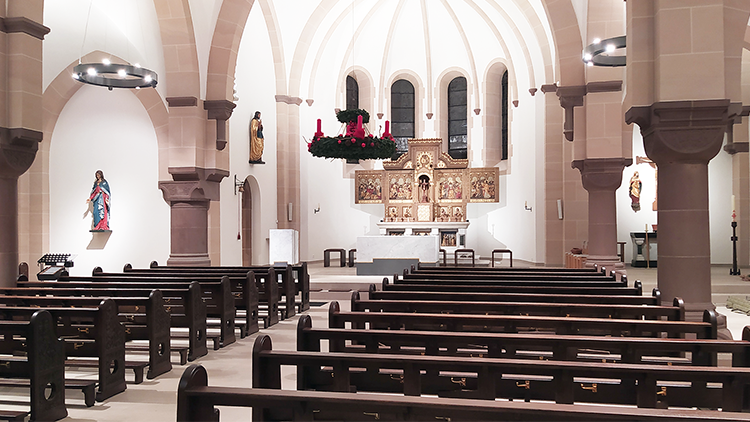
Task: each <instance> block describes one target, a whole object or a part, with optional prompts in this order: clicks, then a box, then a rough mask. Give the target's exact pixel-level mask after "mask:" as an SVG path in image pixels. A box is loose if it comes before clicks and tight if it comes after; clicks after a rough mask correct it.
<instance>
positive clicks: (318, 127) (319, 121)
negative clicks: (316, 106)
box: [318, 119, 320, 133]
mask: <svg viewBox="0 0 750 422" xmlns="http://www.w3.org/2000/svg"><path fill="white" fill-rule="evenodd" d="M318 133H320V119H318Z"/></svg>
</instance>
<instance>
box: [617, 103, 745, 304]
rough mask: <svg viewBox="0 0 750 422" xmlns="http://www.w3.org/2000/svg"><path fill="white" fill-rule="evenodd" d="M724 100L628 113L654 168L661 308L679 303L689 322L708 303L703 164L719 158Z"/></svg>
mask: <svg viewBox="0 0 750 422" xmlns="http://www.w3.org/2000/svg"><path fill="white" fill-rule="evenodd" d="M730 114H731V112H730V102H729V100H700V101H670V102H657V103H654V104H652V105H651V106H644V107H632V108H631V109H630V110H628V112H627V113H626V116H625V117H626V120H627V122H628V123H633V122H634V123H637V124H638V125H639V126H640V128H641V133H642V134H643V144H644V146H645V149H646V155H648V157H649V158H651V159H652V160H653V161H654V162H655V163H656V164H657V166H658V167H659V176H658V177H659V180H658V192H657V195H658V197H659V211H658V218H657V221H658V223H659V240H658V242H659V243H658V244H659V257H658V260H659V266H658V286H659V289H660V290H661V293H662V298H663V301H664V302H665V303H671V301H672V299H673V298H674V297H676V296H679V297H682V298H683V299H684V300H685V305H686V310H687V311H692V313H693V315H692V319H695V318H696V317H698V318H699V317H700V316H699V313H700V312H702V310H704V309H714V305H713V303H712V300H711V248H710V244H711V239H710V233H709V218H708V162H709V161H710V160H711V159H712V158H713V157H715V156H716V154H718V153H719V150H720V149H721V145H722V142H723V139H724V132H725V131H726V128H727V123H728V122H729V121H730V119H733V118H734V117H733V116H731V115H730Z"/></svg>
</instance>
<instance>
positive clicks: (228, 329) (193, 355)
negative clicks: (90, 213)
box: [16, 277, 235, 360]
mask: <svg viewBox="0 0 750 422" xmlns="http://www.w3.org/2000/svg"><path fill="white" fill-rule="evenodd" d="M79 279H80V280H79ZM75 280H76V281H23V282H22V281H19V282H17V283H16V285H17V286H18V287H21V288H45V287H46V288H66V287H67V288H73V289H115V290H118V291H122V292H124V293H122V294H128V293H127V292H128V291H132V292H133V293H131V295H135V294H141V292H143V291H147V290H151V289H159V290H161V289H164V290H167V291H172V290H179V291H185V290H189V289H191V288H192V289H193V294H192V296H191V297H190V299H189V301H188V302H189V303H190V304H191V309H190V310H189V315H190V318H189V319H183V318H181V317H177V315H188V314H185V312H186V309H182V310H181V311H176V312H175V314H176V316H175V326H178V327H188V329H189V330H190V332H191V334H192V335H191V336H190V339H193V341H192V342H191V344H190V360H193V359H197V358H199V357H201V356H204V355H206V354H207V353H208V349H207V348H206V346H205V336H206V334H205V332H206V331H205V330H206V328H207V326H206V322H205V321H206V316H207V315H212V316H218V317H220V318H221V319H222V325H221V327H222V335H223V336H226V338H227V341H229V343H227V344H231V343H232V342H234V340H235V331H234V330H235V329H234V324H235V318H234V316H235V308H234V299H233V298H232V293H231V291H230V290H229V288H230V283H229V281H228V280H227V281H224V282H215V283H204V284H201V283H197V287H191V284H192V282H185V281H170V282H163V283H162V282H157V281H147V282H142V283H138V282H135V281H130V282H113V281H106V280H99V279H95V278H92V277H80V278H79V277H76V278H75ZM113 294H115V293H113ZM170 294H178V295H179V294H180V293H177V292H172V293H170ZM217 296H220V298H218V297H217ZM117 297H120V296H117ZM174 297H175V296H170V297H168V298H167V299H170V298H174ZM170 300H172V299H170ZM163 307H164V309H165V312H166V313H167V315H168V316H169V313H170V311H171V308H169V307H170V304H169V303H167V302H166V301H165V303H164V306H163ZM124 311H125V310H124ZM168 321H169V324H170V325H168V326H167V331H169V328H168V327H169V326H171V318H170V319H168ZM224 322H226V324H224ZM223 341H224V337H222V342H223Z"/></svg>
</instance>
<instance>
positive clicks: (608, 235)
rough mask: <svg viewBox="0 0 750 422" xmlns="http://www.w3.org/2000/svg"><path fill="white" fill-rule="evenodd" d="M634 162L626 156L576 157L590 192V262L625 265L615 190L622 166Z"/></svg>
mask: <svg viewBox="0 0 750 422" xmlns="http://www.w3.org/2000/svg"><path fill="white" fill-rule="evenodd" d="M632 163H633V160H632V159H626V158H587V159H585V160H575V161H573V162H572V163H571V165H572V167H573V168H577V169H578V170H580V172H581V181H582V182H583V188H584V189H586V191H588V193H589V227H588V228H589V240H588V249H589V253H588V258H586V266H594V265H596V264H598V265H600V266H604V267H607V268H611V269H623V268H624V265H623V263H622V262H620V258H619V257H618V256H617V200H616V198H615V191H616V190H617V188H619V187H620V184H621V183H622V170H623V169H624V168H625V167H626V166H629V165H630V164H632Z"/></svg>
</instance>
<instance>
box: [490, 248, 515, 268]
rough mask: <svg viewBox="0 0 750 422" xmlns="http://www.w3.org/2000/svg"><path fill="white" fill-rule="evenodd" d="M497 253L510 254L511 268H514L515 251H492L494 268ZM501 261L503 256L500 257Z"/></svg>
mask: <svg viewBox="0 0 750 422" xmlns="http://www.w3.org/2000/svg"><path fill="white" fill-rule="evenodd" d="M496 253H499V254H504V253H507V254H510V266H511V267H513V251H512V250H510V249H495V250H493V251H492V267H494V266H495V254H496ZM500 259H503V256H502V255H500Z"/></svg>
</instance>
